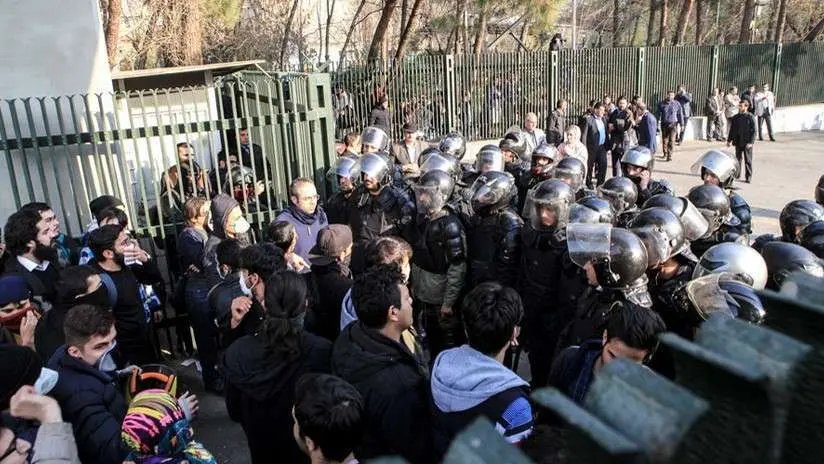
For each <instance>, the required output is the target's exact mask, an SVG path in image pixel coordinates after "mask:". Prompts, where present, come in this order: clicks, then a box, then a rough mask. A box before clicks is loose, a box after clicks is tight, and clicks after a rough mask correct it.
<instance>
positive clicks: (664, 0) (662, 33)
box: [658, 0, 669, 47]
mask: <svg viewBox="0 0 824 464" xmlns="http://www.w3.org/2000/svg"><path fill="white" fill-rule="evenodd" d="M668 13H669V0H661V26H660V29H659V31H658V46H659V47H663V46H664V43H665V42H666V40H667V31H668V30H669V26H668V21H669V17H668Z"/></svg>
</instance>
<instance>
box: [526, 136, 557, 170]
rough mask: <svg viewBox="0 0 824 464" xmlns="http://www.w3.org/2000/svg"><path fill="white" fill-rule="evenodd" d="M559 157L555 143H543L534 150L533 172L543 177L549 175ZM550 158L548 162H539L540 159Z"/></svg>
mask: <svg viewBox="0 0 824 464" xmlns="http://www.w3.org/2000/svg"><path fill="white" fill-rule="evenodd" d="M557 157H558V149H557V148H555V146H554V145H549V144H547V143H541V144H540V145H538V146H537V147H536V148H535V151H533V152H532V174H534V175H536V176H541V177H549V176H550V174H552V170H553V169H554V167H555V166H553V164H554V163H555V159H556V158H557ZM539 159H543V160H548V162H547V163H546V164H543V165H541V164H538V160H539Z"/></svg>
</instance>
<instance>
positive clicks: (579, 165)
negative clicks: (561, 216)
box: [552, 157, 587, 192]
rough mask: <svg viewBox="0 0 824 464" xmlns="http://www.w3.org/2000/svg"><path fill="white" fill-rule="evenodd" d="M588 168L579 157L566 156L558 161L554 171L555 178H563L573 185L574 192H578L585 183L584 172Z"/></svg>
mask: <svg viewBox="0 0 824 464" xmlns="http://www.w3.org/2000/svg"><path fill="white" fill-rule="evenodd" d="M586 171H587V168H586V166H584V163H583V162H582V161H581V160H579V159H578V158H569V157H568V158H564V159H562V160H561V161H559V162H558V164H557V165H556V166H555V169H554V170H553V171H552V177H553V178H554V179H561V180H562V181H564V182H566V183H567V184H569V186H570V187H572V191H573V192H577V191H578V190H580V189H581V187H582V186H583V185H584V173H586Z"/></svg>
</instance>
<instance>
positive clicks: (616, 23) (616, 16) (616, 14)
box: [612, 0, 621, 48]
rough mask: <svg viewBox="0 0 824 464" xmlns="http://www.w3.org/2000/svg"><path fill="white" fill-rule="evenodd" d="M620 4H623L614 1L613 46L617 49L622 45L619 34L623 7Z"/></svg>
mask: <svg viewBox="0 0 824 464" xmlns="http://www.w3.org/2000/svg"><path fill="white" fill-rule="evenodd" d="M620 3H621V2H620V0H612V46H613V47H616V48H617V47H619V46H620V43H621V41H620V40H619V38H620V37H619V34H618V28H619V27H620V24H621V19H620V16H621V14H620V11H621V5H620Z"/></svg>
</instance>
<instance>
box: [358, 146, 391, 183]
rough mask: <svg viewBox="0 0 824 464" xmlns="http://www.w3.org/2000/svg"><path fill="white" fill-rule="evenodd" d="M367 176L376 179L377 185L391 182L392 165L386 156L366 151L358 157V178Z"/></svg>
mask: <svg viewBox="0 0 824 464" xmlns="http://www.w3.org/2000/svg"><path fill="white" fill-rule="evenodd" d="M365 176H369V177H371V178H373V179H375V180H377V181H378V186H381V187H382V186H385V185H388V184H390V183H391V182H392V167H391V166H390V165H389V160H388V159H387V157H386V156H385V155H383V154H381V153H368V154H366V155H363V156H362V157H361V159H360V180H361V182H362V181H363V180H364V177H365Z"/></svg>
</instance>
